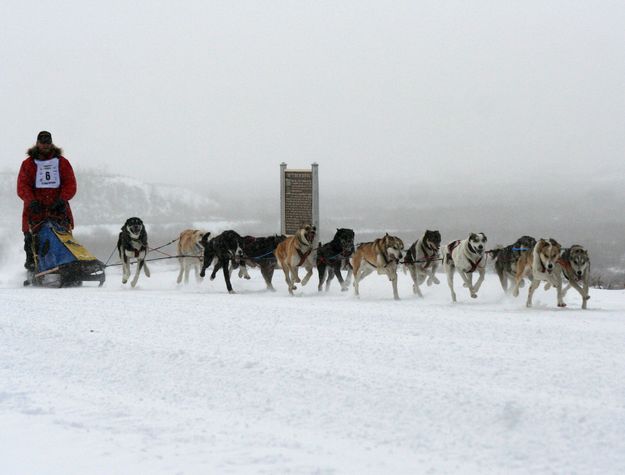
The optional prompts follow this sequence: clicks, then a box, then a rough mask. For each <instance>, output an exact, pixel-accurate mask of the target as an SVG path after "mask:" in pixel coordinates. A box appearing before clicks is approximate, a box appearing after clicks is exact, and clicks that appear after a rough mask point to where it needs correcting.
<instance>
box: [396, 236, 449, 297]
mask: <svg viewBox="0 0 625 475" xmlns="http://www.w3.org/2000/svg"><path fill="white" fill-rule="evenodd" d="M440 247H441V233H440V232H439V231H430V230H426V231H425V233H423V236H421V237H420V238H419V239H417V240H416V241H415V242H414V243H413V244H412V246H410V247H409V248H408V252H406V257H404V269H407V270H408V271H409V272H410V276H411V277H412V282H413V284H412V291H413V292H414V293H415V294H417V295H418V296H419V297H423V294H422V293H421V289H420V288H419V285H421V284H423V282H425V279H426V278H427V285H428V286H430V285H432V284H433V283H434V284H440V281H439V280H438V279H437V278H436V269H437V268H438V261H439V260H440V257H439V250H440Z"/></svg>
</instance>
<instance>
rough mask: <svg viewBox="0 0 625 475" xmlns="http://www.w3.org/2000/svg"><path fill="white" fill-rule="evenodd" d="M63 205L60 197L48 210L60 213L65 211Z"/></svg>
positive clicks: (63, 201)
mask: <svg viewBox="0 0 625 475" xmlns="http://www.w3.org/2000/svg"><path fill="white" fill-rule="evenodd" d="M65 207H66V203H65V200H62V199H61V198H59V199H58V200H56V201H55V202H54V203H52V206H50V211H53V212H55V213H58V214H62V213H65Z"/></svg>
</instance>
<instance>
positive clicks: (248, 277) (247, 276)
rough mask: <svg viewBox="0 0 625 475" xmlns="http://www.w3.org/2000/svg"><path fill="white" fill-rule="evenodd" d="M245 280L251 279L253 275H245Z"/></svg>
mask: <svg viewBox="0 0 625 475" xmlns="http://www.w3.org/2000/svg"><path fill="white" fill-rule="evenodd" d="M243 278H244V279H245V280H250V279H251V277H250V276H249V275H246V276H245V277H243Z"/></svg>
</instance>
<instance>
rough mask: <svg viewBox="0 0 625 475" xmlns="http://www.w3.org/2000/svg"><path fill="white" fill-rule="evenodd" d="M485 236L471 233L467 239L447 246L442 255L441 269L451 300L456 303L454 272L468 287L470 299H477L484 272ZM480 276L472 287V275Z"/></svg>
mask: <svg viewBox="0 0 625 475" xmlns="http://www.w3.org/2000/svg"><path fill="white" fill-rule="evenodd" d="M486 241H487V239H486V235H485V234H484V233H471V234H470V235H469V237H468V238H467V239H463V240H462V241H453V242H450V243H449V244H447V246H445V249H444V253H443V267H444V268H445V273H446V274H447V283H448V284H449V290H451V300H452V301H453V302H455V301H456V292H455V291H454V272H455V271H456V270H457V271H458V274H460V277H462V280H463V281H464V285H465V287H468V289H469V292H470V293H471V297H472V298H474V299H475V298H477V291H478V290H480V286H481V285H482V282H484V274H485V270H486ZM474 272H478V273H479V274H480V276H479V278H478V279H477V282H476V283H475V285H473V273H474Z"/></svg>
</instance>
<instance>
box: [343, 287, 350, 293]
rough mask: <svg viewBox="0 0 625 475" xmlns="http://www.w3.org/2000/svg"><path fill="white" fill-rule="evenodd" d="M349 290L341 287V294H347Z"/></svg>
mask: <svg viewBox="0 0 625 475" xmlns="http://www.w3.org/2000/svg"><path fill="white" fill-rule="evenodd" d="M348 290H349V289H348V288H347V287H341V292H347V291H348Z"/></svg>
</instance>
